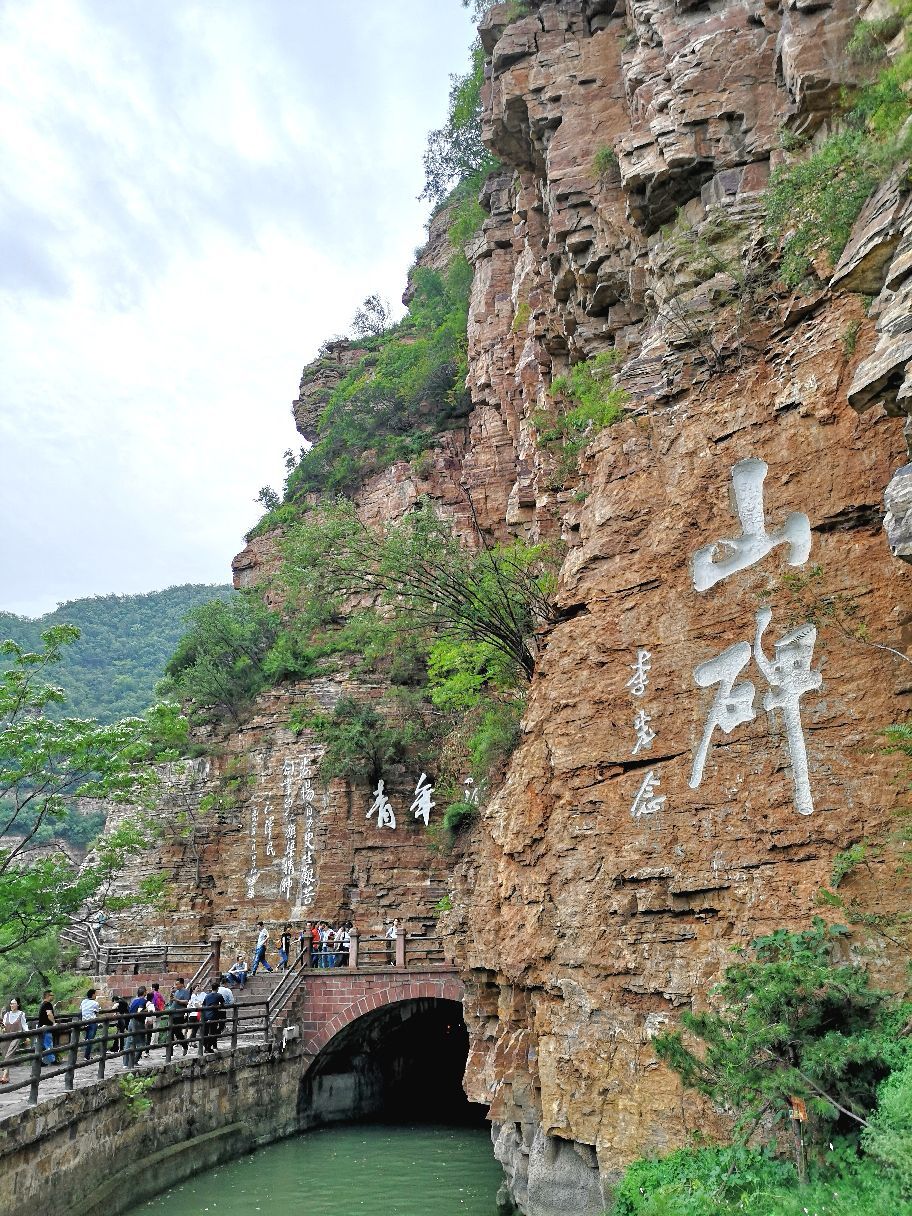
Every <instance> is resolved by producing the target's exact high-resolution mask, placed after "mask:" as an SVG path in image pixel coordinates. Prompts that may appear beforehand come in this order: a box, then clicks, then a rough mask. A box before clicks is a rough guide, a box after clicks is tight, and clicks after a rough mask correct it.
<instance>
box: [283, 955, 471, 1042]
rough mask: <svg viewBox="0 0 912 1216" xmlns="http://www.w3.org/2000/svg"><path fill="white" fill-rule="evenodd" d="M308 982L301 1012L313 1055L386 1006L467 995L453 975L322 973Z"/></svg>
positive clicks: (304, 1037) (304, 1035)
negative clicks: (353, 1024) (340, 974)
mask: <svg viewBox="0 0 912 1216" xmlns="http://www.w3.org/2000/svg"><path fill="white" fill-rule="evenodd" d="M308 979H309V981H310V982H306V994H305V1001H304V1004H303V1008H302V1009H301V1014H302V1015H303V1016H302V1018H301V1030H302V1035H301V1039H302V1042H303V1045H304V1049H305V1051H307V1053H308V1054H309V1055H312V1056H317V1055H318V1054H319V1053H320V1052H321V1051H322V1050H323V1048H324V1047H326V1046H327V1044H328V1043H329V1042H330V1041H331V1040H332V1039H334V1038H335V1036H336V1035H337V1034H338V1033H339V1031H340V1030H343V1029H344V1028H345V1027H346V1026H349V1025H350V1024H351V1023H352V1022H355V1021H357V1020H358V1018H362V1017H364V1016H365V1015H366V1014H368V1013H371V1012H373V1010H375V1009H380V1008H382V1007H383V1006H384V1005H396V1004H399V1003H401V1002H402V1001H413V1000H418V999H420V998H421V997H424V998H430V999H436V1000H443V1001H455V1002H456V1003H457V1004H461V1003H462V999H463V996H464V995H465V989H464V988H463V985H462V981H461V980H460V979H459V978H458V977H457V976H456V975H455V974H453V973H450V974H443V975H441V974H440V973H439V972H436V973H435V972H424V973H421V974H416V973H414V972H413V973H410V974H409V975H401V974H400V975H397V976H395V977H393V976H386V975H376V974H374V975H364V976H358V975H356V974H351V975H350V976H349V977H347V978H346V979H345V980H340V978H339V977H338V976H333V977H332V978H324V977H321V976H319V974H318V975H316V976H314V977H313V978H312V979H311V978H310V977H308ZM295 1004H296V1005H297V1001H296V1002H295Z"/></svg>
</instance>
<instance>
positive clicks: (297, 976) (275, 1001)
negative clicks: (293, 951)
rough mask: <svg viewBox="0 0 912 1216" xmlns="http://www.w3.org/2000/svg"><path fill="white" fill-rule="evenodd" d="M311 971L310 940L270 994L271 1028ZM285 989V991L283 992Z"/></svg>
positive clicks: (267, 1010) (268, 1010)
mask: <svg viewBox="0 0 912 1216" xmlns="http://www.w3.org/2000/svg"><path fill="white" fill-rule="evenodd" d="M309 970H310V939H309V938H308V940H307V941H306V942H305V944H304V945H303V946H302V947H301V950H300V951H299V952H298V956H297V958H296V959H295V960H294V962H293V963H292V964H291V966H290V967H289V968H288V970H287V971H286V972H285V973H284V975H283V976H282V978H281V979H280V980H279V982H278V984H276V986H275V988H273V990H272V992H270V994H269V997H268V998H267V1001H266V1021H267V1022H268V1023H269V1025H270V1026H271V1025H272V1023H273V1022H274V1021H275V1019H276V1015H277V1014H278V1013H280V1012H281V1010H282V1009H283V1008H284V1007H285V1005H287V1004H288V1001H289V1000H290V999H291V996H292V994H293V993H294V991H295V989H296V988H297V987H298V985H299V984H300V982H301V977H302V976H303V975H306V974H307V972H308V971H309ZM283 989H284V991H283Z"/></svg>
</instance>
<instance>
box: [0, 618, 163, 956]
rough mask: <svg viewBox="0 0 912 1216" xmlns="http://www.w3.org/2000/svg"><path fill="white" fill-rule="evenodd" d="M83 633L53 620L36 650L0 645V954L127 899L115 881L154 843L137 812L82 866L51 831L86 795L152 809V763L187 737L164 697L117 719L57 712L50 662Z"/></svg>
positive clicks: (56, 660)
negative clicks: (2, 661) (2, 664)
mask: <svg viewBox="0 0 912 1216" xmlns="http://www.w3.org/2000/svg"><path fill="white" fill-rule="evenodd" d="M78 637H79V630H78V629H77V628H76V627H75V626H72V625H55V626H53V627H52V628H50V629H48V630H46V631H45V632H44V633H43V634H42V642H43V649H41V650H39V651H34V652H30V651H26V650H24V649H23V648H22V647H20V646H19V645H17V644H16V643H15V642H4V643H2V645H0V654H2V655H4V656H5V657H6V658H8V659H9V660H11V663H10V666H9V667H8V668H7V669H6V670H5V671H4V672H3V673H2V675H0V955H3V954H7V953H9V952H11V951H14V950H19V949H21V948H22V947H23V946H24V945H26V944H27V943H30V942H33V941H35V940H37V939H39V938H41V937H44V936H46V935H47V934H48V933H49V932H52V931H54V930H57V929H60V928H61V927H63V926H64V925H67V924H69V923H72V922H73V921H74V920H78V919H80V918H81V917H84V916H85V915H86V914H87V913H86V907H87V905H88V904H89V903H90V902H91V903H92V904H94V906H95V907H98V906H101V905H104V904H106V903H108V904H109V906H112V907H113V906H124V901H123V900H112V899H111V895H110V888H111V883H112V881H113V879H114V878H115V876H116V875H117V874H118V873H119V872H120V870H121V869H122V868H123V865H124V862H125V860H126V858H127V857H129V856H130V855H132V854H134V853H136V852H138V851H139V850H141V849H143V848H144V847H146V845H147V844H148V843H149V831H148V829H147V828H146V827H145V826H144V825H143V822H142V820H141V818H139V816H137V815H134V816H128V817H125V818H124V819H123V820H122V821H121V823H120V824H119V825H118V826H117V827H116V828H115V829H114V830H112V831H110V832H109V833H107V834H106V835H104V836H103V837H102V838H101V839H100V841H99V842H98V843H97V845H96V847H95V849H94V851H93V854H92V855H91V856H90V859H89V860H88V861H87V862H86V863H85V864H83V865H82V866H80V867H79V868H77V867H76V866H75V865H74V864H73V862H72V861H71V859H70V857H69V856H68V855H67V854H66V853H65V852H64V851H63V850H62V849H60V847H59V846H58V845H56V844H55V842H54V840H53V839H52V840H50V841H48V839H47V837H48V831H47V829H48V828H49V827H62V826H63V825H65V824H66V823H67V821H68V820H70V819H71V817H72V816H73V814H74V809H75V806H76V804H77V802H78V800H79V799H83V798H89V799H101V800H105V801H112V802H115V803H126V804H128V805H130V806H132V807H135V808H137V810H141V808H143V807H151V806H152V804H153V801H154V797H155V792H156V790H157V788H158V776H157V774H156V771H155V768H154V765H153V761H155V760H156V759H158V758H160V757H169V756H173V755H174V751H173V747H174V746H175V745H177V744H179V743H180V742H181V741H182V740H183V739H184V738H185V733H186V723H185V722H184V720H183V719H182V718H181V717H180V714H179V713H178V710H177V707H176V706H174V705H168V704H163V705H159V706H157V707H156V708H154V709H153V710H150V711H149V712H148V713H147V714H146V716H145V717H143V718H128V719H125V720H124V721H122V722H117V723H114V724H111V725H100V724H99V723H97V722H94V721H88V720H85V719H80V718H56V717H51V716H50V714H49V713H48V712H47V711H48V710H49V709H51V708H53V707H54V706H57V705H59V704H60V703H61V702H62V701H63V700H64V693H63V691H62V690H61V689H60V688H58V687H56V686H55V685H53V684H50V683H49V682H48V681H47V673H48V669H49V668H50V667H52V666H53V665H54V664H56V663H59V662H60V659H61V655H62V651H63V648H64V647H65V646H68V645H70V644H71V643H73V642H75V641H76V640H77V638H78ZM127 902H129V901H127Z"/></svg>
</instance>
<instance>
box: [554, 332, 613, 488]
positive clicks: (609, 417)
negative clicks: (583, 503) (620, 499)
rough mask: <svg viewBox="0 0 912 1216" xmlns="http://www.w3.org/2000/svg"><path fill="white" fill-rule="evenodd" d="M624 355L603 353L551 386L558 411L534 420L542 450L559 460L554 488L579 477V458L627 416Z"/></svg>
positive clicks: (577, 365)
mask: <svg viewBox="0 0 912 1216" xmlns="http://www.w3.org/2000/svg"><path fill="white" fill-rule="evenodd" d="M619 364H620V352H618V351H614V350H609V351H602V353H601V354H598V355H596V356H595V357H594V358H592V359H587V360H585V361H584V362H582V363H577V364H575V365H574V366H573V367H572V368H571V369H570V371H569V372H568V373H567V374H566V375H564V376H557V377H556V378H555V379H554V380H552V382H551V398H552V401H553V402H554V404H555V409H554V411H553V412H552V411H550V410H548V411H545V410H540V411H539V412H538V413H537V414H536V415H535V417H534V422H535V426H536V429H537V432H538V443H539V446H541V447H543V448H545V449H548V450H550V451H552V452H553V453H554V454H555V456H556V457H557V464H556V469H555V485H554V488H555V489H557V488H561V487H562V486H563V485H565V484H566V482H567V481H569V480H570V479H571V478H573V477H574V476H578V474H579V457H580V454H581V453H582V451H583V449H584V448H585V447H586V445H587V444H588V443H589V442H590V440H591V439H593V438H594V437H595V436H596V435H597V434H598V433H599V431H602V430H604V429H605V427H608V426H611V425H612V424H613V423H615V422H618V421H619V420H620V419H621V418H622V417H623V416H624V407H625V405H626V404H627V400H628V397H627V393H626V392H625V391H624V390H623V389H622V388H619V387H618V386H617V384H616V375H617V370H618V366H619Z"/></svg>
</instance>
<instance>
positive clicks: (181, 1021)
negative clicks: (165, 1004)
mask: <svg viewBox="0 0 912 1216" xmlns="http://www.w3.org/2000/svg"><path fill="white" fill-rule="evenodd" d="M190 995H191V994H190V989H189V988H188V987H187V985H186V983H185V982H184V978H183V976H179V977H178V980H177V983H176V984H175V985H174V987H173V988H172V990H171V1026H172V1034H173V1036H174V1041H175V1042H177V1043H180V1045H181V1048H182V1049H183V1052H184V1055H186V1054H187V1006H188V1005H189V1003H190Z"/></svg>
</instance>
